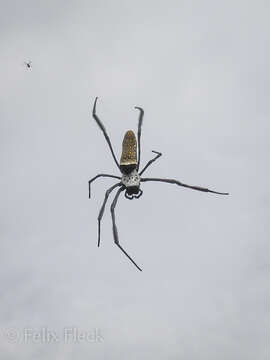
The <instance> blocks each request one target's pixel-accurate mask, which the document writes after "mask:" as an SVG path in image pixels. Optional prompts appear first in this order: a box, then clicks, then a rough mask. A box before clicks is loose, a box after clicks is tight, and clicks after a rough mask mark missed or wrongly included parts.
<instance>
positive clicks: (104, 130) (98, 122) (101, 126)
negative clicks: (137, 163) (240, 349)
mask: <svg viewBox="0 0 270 360" xmlns="http://www.w3.org/2000/svg"><path fill="white" fill-rule="evenodd" d="M97 99H98V98H97V97H96V99H95V102H94V107H93V112H92V115H93V118H94V119H95V120H96V122H97V124H98V126H99V127H100V129H101V130H102V132H103V134H104V136H105V139H106V141H107V143H108V145H109V147H110V150H111V153H112V156H113V159H114V161H115V163H116V165H117V167H118V169H119V170H120V166H119V163H118V161H117V159H116V157H115V154H114V151H113V148H112V144H111V141H110V138H109V136H108V134H107V131H106V129H105V126H104V125H103V124H102V122H101V121H100V119H99V118H98V116H97V114H96V105H97Z"/></svg>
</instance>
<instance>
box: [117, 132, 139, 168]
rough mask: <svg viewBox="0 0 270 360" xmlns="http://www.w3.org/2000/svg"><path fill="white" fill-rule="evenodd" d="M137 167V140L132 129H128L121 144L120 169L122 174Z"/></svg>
mask: <svg viewBox="0 0 270 360" xmlns="http://www.w3.org/2000/svg"><path fill="white" fill-rule="evenodd" d="M136 167H137V141H136V136H135V134H134V132H133V131H132V130H128V131H127V132H126V134H125V136H124V139H123V144H122V156H121V160H120V170H121V172H122V173H124V174H129V173H131V172H132V171H133V170H134V169H136Z"/></svg>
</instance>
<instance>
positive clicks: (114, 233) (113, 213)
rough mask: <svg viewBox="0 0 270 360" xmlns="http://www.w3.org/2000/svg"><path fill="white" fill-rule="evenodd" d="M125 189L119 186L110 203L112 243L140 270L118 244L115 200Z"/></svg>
mask: <svg viewBox="0 0 270 360" xmlns="http://www.w3.org/2000/svg"><path fill="white" fill-rule="evenodd" d="M123 190H125V188H124V187H121V188H120V189H119V190H118V191H117V193H116V195H115V197H114V199H113V202H112V205H111V214H112V223H113V238H114V243H115V245H117V246H118V247H119V249H120V250H121V251H122V252H123V253H124V254H125V255H126V256H127V257H128V258H129V260H130V261H131V262H132V263H133V264H134V265H135V266H136V268H137V269H139V270H140V271H142V269H141V268H140V267H139V266H138V265H137V264H136V263H135V261H134V260H133V259H132V258H131V257H130V256H129V255H128V253H127V252H126V251H125V250H124V249H123V248H122V246H121V245H120V244H119V238H118V231H117V226H116V222H115V206H116V204H117V200H118V198H119V195H120V193H121V192H122V191H123Z"/></svg>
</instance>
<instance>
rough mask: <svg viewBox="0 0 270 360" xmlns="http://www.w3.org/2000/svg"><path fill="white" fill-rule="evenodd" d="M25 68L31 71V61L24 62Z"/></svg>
mask: <svg viewBox="0 0 270 360" xmlns="http://www.w3.org/2000/svg"><path fill="white" fill-rule="evenodd" d="M24 64H25V66H26V67H27V69H31V68H32V61H24Z"/></svg>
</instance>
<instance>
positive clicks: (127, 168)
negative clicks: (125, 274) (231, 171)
mask: <svg viewBox="0 0 270 360" xmlns="http://www.w3.org/2000/svg"><path fill="white" fill-rule="evenodd" d="M97 99H98V98H96V99H95V102H94V106H93V112H92V115H93V118H94V119H95V120H96V122H97V124H98V126H99V127H100V129H101V130H102V132H103V134H104V136H105V139H106V141H107V143H108V145H109V147H110V150H111V153H112V156H113V159H114V161H115V163H116V165H117V167H118V169H119V170H120V172H121V173H122V176H121V177H120V176H116V175H110V174H98V175H96V176H95V177H93V178H92V179H91V180H89V182H88V186H89V198H90V197H91V183H92V182H93V181H94V180H96V179H97V178H99V177H111V178H115V179H119V180H120V182H118V183H116V184H114V185H113V186H112V187H110V188H109V189H108V190H107V191H106V193H105V198H104V201H103V204H102V206H101V209H100V211H99V215H98V246H99V245H100V223H101V219H102V217H103V214H104V210H105V206H106V203H107V201H108V198H109V195H110V193H111V192H112V191H113V190H114V189H115V188H117V187H119V189H118V191H117V193H116V195H115V197H114V199H113V202H112V204H111V216H112V224H113V237H114V242H115V244H116V245H117V246H118V248H119V249H120V250H121V251H122V252H123V253H124V254H125V255H126V256H127V257H128V258H129V260H130V261H131V262H132V263H133V264H134V265H135V266H136V267H137V269H139V270H140V271H142V269H141V268H140V267H139V266H138V265H137V264H136V263H135V261H134V260H133V259H132V258H131V256H129V255H128V253H127V252H126V251H125V250H124V249H123V247H122V246H121V245H120V243H119V238H118V232H117V227H116V222H115V206H116V203H117V200H118V198H119V195H120V193H121V192H122V191H125V197H126V198H127V199H129V200H132V199H134V198H136V199H138V198H139V197H140V196H141V195H142V193H143V191H142V190H141V189H140V183H141V182H146V181H160V182H165V183H170V184H176V185H179V186H184V187H186V188H189V189H193V190H198V191H203V192H210V193H214V194H219V195H229V193H223V192H218V191H213V190H209V189H207V188H204V187H200V186H191V185H187V184H184V183H182V182H180V181H178V180H174V179H160V178H142V177H141V175H142V174H143V173H144V172H145V170H146V169H147V168H148V166H150V165H151V164H152V163H153V162H154V161H156V160H157V159H158V158H159V157H160V156H161V155H162V154H161V153H160V152H158V151H154V150H153V151H152V152H153V153H155V154H156V156H155V157H154V158H153V159H151V160H150V161H148V163H147V164H146V165H145V167H144V168H143V169H142V170H141V171H140V172H139V167H140V158H141V129H142V122H143V115H144V111H143V109H142V108H140V107H138V106H136V107H135V109H137V110H139V112H140V115H139V123H138V133H137V139H138V159H137V141H136V137H135V134H134V132H133V131H132V130H128V131H127V132H126V134H125V136H124V139H123V145H122V156H121V159H120V164H119V163H118V161H117V159H116V156H115V154H114V151H113V148H112V144H111V141H110V138H109V136H108V134H107V132H106V129H105V127H104V125H103V124H102V122H101V121H100V119H99V118H98V116H97V114H96V105H97Z"/></svg>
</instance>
